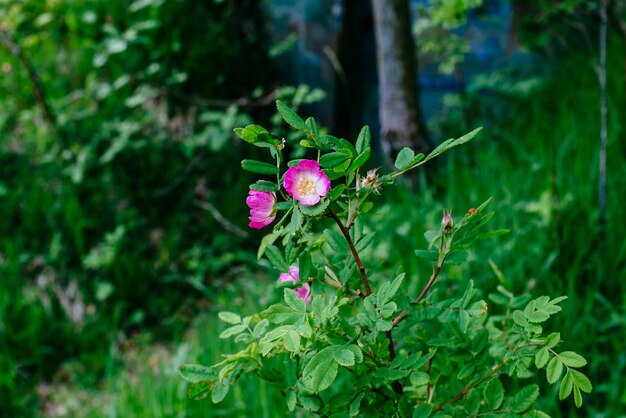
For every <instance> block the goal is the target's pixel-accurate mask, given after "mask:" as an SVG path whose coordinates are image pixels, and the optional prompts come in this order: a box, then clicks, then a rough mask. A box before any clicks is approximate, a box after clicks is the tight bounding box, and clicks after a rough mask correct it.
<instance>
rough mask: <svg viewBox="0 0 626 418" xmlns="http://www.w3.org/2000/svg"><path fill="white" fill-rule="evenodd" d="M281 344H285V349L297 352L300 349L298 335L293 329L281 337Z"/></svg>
mask: <svg viewBox="0 0 626 418" xmlns="http://www.w3.org/2000/svg"><path fill="white" fill-rule="evenodd" d="M283 344H284V345H285V349H287V351H291V352H292V353H297V352H298V351H299V350H300V335H298V333H297V332H296V331H293V330H290V331H287V333H286V334H285V336H284V337H283Z"/></svg>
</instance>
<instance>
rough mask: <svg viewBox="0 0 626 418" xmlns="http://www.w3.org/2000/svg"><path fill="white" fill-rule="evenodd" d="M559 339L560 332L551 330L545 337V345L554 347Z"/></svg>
mask: <svg viewBox="0 0 626 418" xmlns="http://www.w3.org/2000/svg"><path fill="white" fill-rule="evenodd" d="M560 341H561V334H560V333H558V332H553V333H552V334H550V335H548V336H547V337H546V342H545V344H546V347H547V348H554V347H556V345H557V344H558V343H559V342H560Z"/></svg>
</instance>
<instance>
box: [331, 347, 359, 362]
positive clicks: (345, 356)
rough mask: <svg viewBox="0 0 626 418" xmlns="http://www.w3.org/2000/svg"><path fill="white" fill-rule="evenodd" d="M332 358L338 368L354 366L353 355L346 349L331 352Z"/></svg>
mask: <svg viewBox="0 0 626 418" xmlns="http://www.w3.org/2000/svg"><path fill="white" fill-rule="evenodd" d="M333 358H334V359H335V361H336V362H337V363H339V365H340V366H344V367H349V366H354V353H353V352H352V350H349V349H347V348H343V347H339V348H338V349H336V350H335V351H333Z"/></svg>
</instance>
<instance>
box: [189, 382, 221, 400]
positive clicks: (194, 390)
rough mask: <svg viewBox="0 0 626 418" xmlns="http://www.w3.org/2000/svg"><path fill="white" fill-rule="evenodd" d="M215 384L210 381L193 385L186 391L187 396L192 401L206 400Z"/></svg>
mask: <svg viewBox="0 0 626 418" xmlns="http://www.w3.org/2000/svg"><path fill="white" fill-rule="evenodd" d="M214 386H215V383H213V382H210V381H202V382H197V383H193V384H191V385H190V386H189V389H188V390H187V396H188V397H189V399H193V400H194V401H197V400H200V399H204V398H206V397H207V396H208V395H209V393H211V391H212V390H213V387H214Z"/></svg>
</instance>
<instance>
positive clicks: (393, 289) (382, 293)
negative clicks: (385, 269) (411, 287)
mask: <svg viewBox="0 0 626 418" xmlns="http://www.w3.org/2000/svg"><path fill="white" fill-rule="evenodd" d="M404 276H405V274H404V273H402V274H400V275H398V277H396V278H395V279H394V280H393V281H392V282H385V283H383V284H382V285H381V286H380V288H379V289H378V292H376V302H377V304H378V306H383V305H385V304H386V303H387V302H389V301H390V300H391V299H393V297H394V296H395V295H396V293H397V292H398V289H400V286H401V285H402V281H403V280H404Z"/></svg>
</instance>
